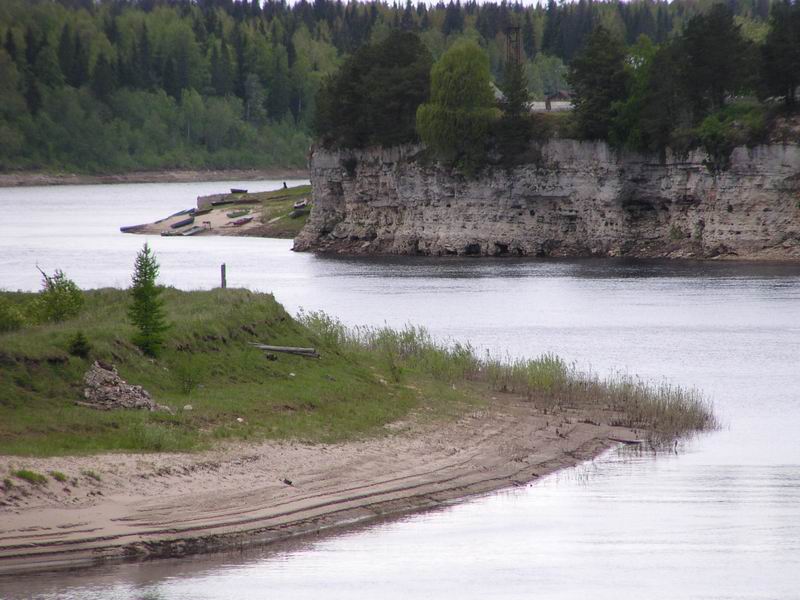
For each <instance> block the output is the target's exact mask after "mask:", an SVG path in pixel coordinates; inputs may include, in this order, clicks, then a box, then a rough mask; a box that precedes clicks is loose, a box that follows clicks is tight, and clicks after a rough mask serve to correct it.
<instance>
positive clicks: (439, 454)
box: [0, 394, 641, 576]
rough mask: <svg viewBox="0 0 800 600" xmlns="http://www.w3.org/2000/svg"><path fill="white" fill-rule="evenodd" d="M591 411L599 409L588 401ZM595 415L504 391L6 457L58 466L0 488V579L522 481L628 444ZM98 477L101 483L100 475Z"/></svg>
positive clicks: (199, 547) (359, 516)
mask: <svg viewBox="0 0 800 600" xmlns="http://www.w3.org/2000/svg"><path fill="white" fill-rule="evenodd" d="M595 412H596V411H595ZM598 416H599V415H597V414H588V413H581V412H579V411H574V410H562V411H560V412H559V413H558V414H555V415H554V414H552V413H551V414H546V413H544V412H541V411H540V410H538V409H536V408H535V407H534V406H533V404H531V403H530V402H527V401H525V400H524V399H522V398H519V397H515V396H511V395H508V394H501V395H498V396H496V397H493V398H492V401H491V402H490V404H489V408H488V409H485V410H480V411H476V412H471V413H469V414H467V415H464V416H462V417H460V418H458V419H457V420H455V421H452V422H447V423H442V422H441V421H438V422H430V421H426V420H425V419H424V418H421V417H420V416H419V415H416V416H413V417H412V418H410V419H408V420H405V421H402V422H396V423H392V424H390V425H388V426H387V427H386V434H385V435H381V436H378V437H375V438H371V439H368V440H364V441H358V442H348V443H343V444H331V445H323V444H316V445H309V444H304V443H300V442H280V443H279V442H265V443H259V444H244V443H237V444H236V445H229V446H225V447H222V448H218V449H214V450H210V451H205V452H201V453H195V454H105V455H99V456H85V457H61V458H48V459H36V458H21V457H8V456H6V457H0V469H2V471H4V472H9V471H10V470H12V469H19V468H28V469H33V470H35V471H37V472H43V473H47V472H52V471H60V472H62V473H64V474H65V475H66V476H67V481H65V482H63V483H58V482H56V481H54V480H49V483H48V484H46V485H40V486H36V485H32V484H25V483H23V482H19V483H15V484H14V489H13V490H12V491H11V492H10V493H5V494H4V495H3V496H0V575H6V576H7V575H10V574H14V573H21V572H31V571H44V570H55V569H63V568H74V567H82V566H90V565H94V564H98V563H102V562H107V561H120V560H141V559H147V558H156V557H176V556H182V555H188V554H194V553H201V552H211V551H216V550H224V549H229V548H241V547H244V546H248V545H255V544H264V543H269V542H273V541H278V540H285V539H288V538H292V537H295V536H302V535H313V534H318V533H320V532H322V531H325V530H330V529H334V528H336V527H337V526H343V525H351V524H353V523H356V522H368V521H370V520H375V519H380V518H385V517H386V516H388V515H396V514H402V513H407V512H410V511H414V510H421V509H425V508H430V507H434V506H436V505H438V504H440V503H442V502H445V501H450V500H453V499H457V498H463V497H466V496H470V495H473V494H481V493H485V492H489V491H491V490H495V489H499V488H503V487H508V486H512V485H520V484H524V483H526V482H529V481H532V480H535V479H537V478H538V477H541V476H543V475H546V474H548V473H551V472H553V471H556V470H558V469H562V468H565V467H569V466H572V465H575V464H577V463H579V462H581V461H585V460H588V459H591V458H593V457H595V456H597V455H598V454H599V453H601V452H602V451H603V450H605V449H607V448H609V447H611V446H614V445H616V444H619V443H620V440H635V439H637V438H638V437H639V436H640V435H641V432H637V431H632V430H629V429H624V428H619V427H611V426H609V425H605V424H600V425H597V424H595V423H597V422H598V421H600V422H602V421H606V419H598ZM98 477H99V479H98Z"/></svg>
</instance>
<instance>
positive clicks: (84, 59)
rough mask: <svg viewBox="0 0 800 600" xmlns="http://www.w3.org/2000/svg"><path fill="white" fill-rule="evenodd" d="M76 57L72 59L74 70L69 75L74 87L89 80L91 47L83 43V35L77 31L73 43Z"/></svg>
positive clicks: (69, 81)
mask: <svg viewBox="0 0 800 600" xmlns="http://www.w3.org/2000/svg"><path fill="white" fill-rule="evenodd" d="M73 48H74V49H75V50H74V54H73V56H74V58H73V61H72V71H71V72H70V74H69V76H68V83H69V84H70V85H71V86H73V87H81V86H82V85H83V84H85V83H86V82H87V81H89V48H88V47H87V46H86V44H84V43H83V40H82V39H81V36H80V35H79V34H78V32H77V31H76V32H75V40H74V43H73Z"/></svg>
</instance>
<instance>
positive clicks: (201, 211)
mask: <svg viewBox="0 0 800 600" xmlns="http://www.w3.org/2000/svg"><path fill="white" fill-rule="evenodd" d="M210 212H211V209H210V208H198V209H197V210H195V211H194V216H195V217H199V216H200V215H207V214H208V213H210Z"/></svg>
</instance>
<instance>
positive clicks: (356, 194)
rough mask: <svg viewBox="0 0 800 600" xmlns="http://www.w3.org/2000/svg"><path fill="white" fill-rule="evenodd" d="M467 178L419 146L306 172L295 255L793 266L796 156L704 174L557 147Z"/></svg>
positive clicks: (315, 156)
mask: <svg viewBox="0 0 800 600" xmlns="http://www.w3.org/2000/svg"><path fill="white" fill-rule="evenodd" d="M529 155H530V157H531V158H530V160H529V161H528V162H526V163H525V164H522V165H520V166H516V167H513V168H510V169H503V168H500V167H496V168H492V169H485V170H484V171H483V172H482V173H481V174H479V175H478V176H477V177H474V178H467V177H464V176H462V175H459V174H454V173H452V172H451V171H450V170H447V169H444V168H442V167H440V166H438V165H434V164H430V163H429V162H428V161H426V160H424V153H423V152H422V151H421V148H420V147H418V146H410V145H409V146H399V147H394V148H373V149H366V150H357V151H347V150H340V151H331V150H326V149H322V148H315V149H314V150H313V151H312V155H311V158H310V172H311V182H312V185H313V209H312V212H311V216H310V218H309V221H308V223H307V225H306V227H305V228H304V229H303V231H302V232H301V233H300V235H299V236H298V237H297V239H296V240H295V250H313V251H322V252H342V253H354V254H359V253H360V254H370V253H379V254H423V255H447V254H456V255H483V256H496V255H511V256H514V255H518V256H643V257H717V256H719V257H740V258H756V259H780V260H787V259H788V260H794V259H800V146H798V145H796V144H771V145H765V146H758V147H754V148H746V147H739V148H736V149H735V150H734V152H733V154H732V156H731V160H730V165H729V167H728V168H727V169H726V170H724V171H720V172H716V173H715V172H712V171H711V170H709V169H708V168H707V167H706V164H705V162H706V160H707V157H706V155H705V154H704V153H703V152H700V151H694V152H691V153H690V154H689V155H688V156H687V157H681V158H679V157H675V156H671V155H668V156H667V157H666V159H660V158H659V157H656V156H646V155H640V154H634V153H628V152H617V151H615V150H613V149H611V148H609V146H608V145H606V144H605V143H602V142H581V141H576V140H553V141H550V142H547V143H544V144H541V145H539V146H536V147H533V148H531V151H530V152H529Z"/></svg>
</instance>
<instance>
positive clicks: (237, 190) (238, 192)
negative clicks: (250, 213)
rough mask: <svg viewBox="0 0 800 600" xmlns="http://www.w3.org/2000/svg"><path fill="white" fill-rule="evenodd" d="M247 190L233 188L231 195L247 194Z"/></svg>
mask: <svg viewBox="0 0 800 600" xmlns="http://www.w3.org/2000/svg"><path fill="white" fill-rule="evenodd" d="M246 193H247V190H243V189H240V188H231V194H246Z"/></svg>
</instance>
